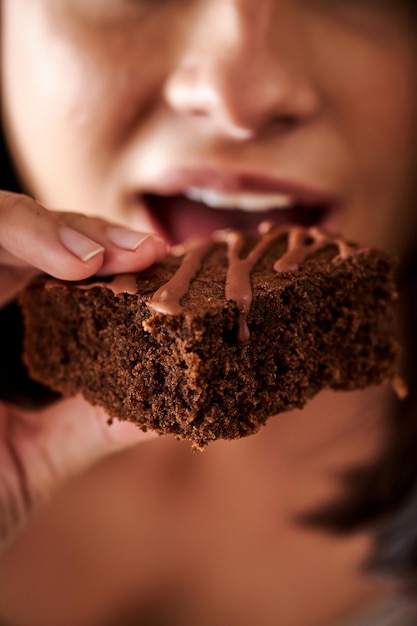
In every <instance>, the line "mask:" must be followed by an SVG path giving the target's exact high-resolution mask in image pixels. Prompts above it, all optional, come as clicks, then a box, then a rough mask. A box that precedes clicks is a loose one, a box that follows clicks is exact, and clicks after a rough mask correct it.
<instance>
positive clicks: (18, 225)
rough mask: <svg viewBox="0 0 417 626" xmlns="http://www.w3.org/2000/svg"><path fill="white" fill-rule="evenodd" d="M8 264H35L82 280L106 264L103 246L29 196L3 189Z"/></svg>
mask: <svg viewBox="0 0 417 626" xmlns="http://www.w3.org/2000/svg"><path fill="white" fill-rule="evenodd" d="M0 247H1V249H2V261H3V264H4V265H9V266H11V267H22V266H24V265H26V266H27V267H35V268H37V269H38V270H40V271H42V272H46V273H48V274H51V275H52V276H54V277H56V278H61V279H63V280H81V279H83V278H87V277H88V276H91V275H92V274H95V273H96V272H97V271H98V270H99V269H100V267H101V266H102V264H103V260H104V249H103V246H102V245H101V244H100V243H99V242H97V241H95V240H94V239H92V238H90V237H88V236H86V235H85V234H84V233H82V232H79V231H77V229H76V228H73V227H70V226H69V225H67V224H66V223H65V222H64V221H63V220H62V219H61V218H60V217H59V215H58V214H56V213H54V212H52V211H47V210H46V209H45V208H44V207H43V206H41V205H40V204H39V203H38V202H36V201H35V200H33V199H32V198H29V197H28V196H25V195H20V194H13V193H9V192H5V191H0Z"/></svg>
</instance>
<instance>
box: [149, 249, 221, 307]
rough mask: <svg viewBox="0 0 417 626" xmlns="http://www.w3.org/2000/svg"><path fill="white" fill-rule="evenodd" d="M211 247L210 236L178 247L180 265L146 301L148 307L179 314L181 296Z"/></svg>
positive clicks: (188, 286) (185, 291)
mask: <svg viewBox="0 0 417 626" xmlns="http://www.w3.org/2000/svg"><path fill="white" fill-rule="evenodd" d="M212 247H213V240H212V239H211V238H206V239H197V240H193V241H191V242H190V243H189V245H188V247H187V248H183V247H182V246H181V247H178V248H177V252H178V253H179V254H180V253H181V252H184V256H183V259H182V262H181V265H180V266H179V268H178V270H177V271H176V272H175V274H174V275H173V277H172V278H171V279H170V280H169V281H168V282H167V283H165V285H162V287H160V288H159V289H158V290H157V291H155V293H154V295H153V297H152V299H151V301H150V302H149V303H148V306H149V308H151V309H153V310H154V311H157V312H158V313H164V314H165V315H179V314H180V313H181V311H182V306H181V298H182V297H183V296H185V294H186V293H187V291H188V289H189V288H190V285H191V283H192V281H193V280H194V278H195V277H196V274H197V272H198V271H199V269H200V268H201V265H202V262H203V259H204V257H205V256H206V254H207V253H208V252H209V251H210V249H211V248H212Z"/></svg>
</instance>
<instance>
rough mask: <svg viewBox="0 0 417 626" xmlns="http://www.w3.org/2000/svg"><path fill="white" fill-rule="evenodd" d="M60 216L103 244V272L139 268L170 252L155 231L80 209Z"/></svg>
mask: <svg viewBox="0 0 417 626" xmlns="http://www.w3.org/2000/svg"><path fill="white" fill-rule="evenodd" d="M60 217H61V219H62V220H63V221H64V222H65V223H66V224H67V225H68V226H71V228H75V229H76V230H77V231H78V232H82V233H84V235H86V236H87V237H89V238H91V239H94V241H97V242H98V243H100V244H101V245H102V246H103V248H104V260H103V265H102V266H101V268H100V270H99V272H98V273H99V274H101V275H104V274H115V273H124V272H139V271H140V270H143V269H145V268H146V267H149V266H150V265H152V264H153V263H155V262H157V261H160V260H161V259H162V258H163V257H164V256H165V255H166V252H167V244H166V242H164V241H163V240H162V239H161V238H159V237H158V236H156V235H154V234H152V233H143V232H139V231H136V230H132V229H130V228H125V227H124V226H119V225H116V224H111V223H109V222H106V221H105V220H102V219H100V218H97V217H87V216H85V215H80V214H78V213H60Z"/></svg>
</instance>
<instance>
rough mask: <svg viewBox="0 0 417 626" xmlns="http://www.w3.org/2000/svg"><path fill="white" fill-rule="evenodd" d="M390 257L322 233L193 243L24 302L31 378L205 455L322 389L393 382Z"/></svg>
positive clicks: (33, 294)
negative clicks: (142, 266)
mask: <svg viewBox="0 0 417 626" xmlns="http://www.w3.org/2000/svg"><path fill="white" fill-rule="evenodd" d="M395 299H396V289H395V284H394V279H393V265H392V262H391V260H390V258H389V257H388V256H387V255H386V254H385V253H383V252H379V251H377V250H372V249H366V248H361V247H359V246H356V245H354V244H351V243H349V242H346V241H345V240H344V239H343V238H341V237H339V236H335V235H331V234H329V233H326V232H325V231H323V230H321V229H318V228H302V227H298V226H285V227H283V226H279V227H278V226H273V225H272V224H266V223H264V224H262V225H261V227H260V232H259V235H258V236H253V237H249V236H245V235H243V234H242V233H239V232H235V231H221V232H219V233H215V234H214V235H213V236H212V237H209V238H205V239H202V240H193V241H190V242H187V243H185V244H184V245H182V246H179V247H177V249H176V250H174V251H173V253H172V254H170V255H168V257H167V258H166V259H165V260H164V261H163V262H161V263H158V264H156V265H154V266H152V267H150V268H148V269H147V270H145V271H142V272H140V273H139V274H136V275H135V274H128V275H126V274H125V275H119V276H115V277H110V278H109V279H108V280H100V281H97V278H95V279H92V280H89V281H83V282H81V283H65V282H62V281H57V280H53V279H51V278H49V277H40V278H38V279H36V280H35V281H34V283H32V284H31V286H30V287H28V288H27V289H26V290H25V291H24V292H23V293H22V294H21V297H20V303H21V306H22V309H23V313H24V318H25V327H26V334H25V349H24V358H25V362H26V364H27V366H28V369H29V372H30V374H31V376H32V377H33V378H34V379H35V380H37V381H39V382H41V383H43V384H46V385H48V386H50V387H51V388H52V389H54V390H55V391H58V392H60V393H62V394H63V395H66V396H71V395H74V394H77V393H82V394H83V395H84V397H85V398H86V399H87V400H89V401H90V402H92V403H93V404H99V405H101V406H103V407H104V408H105V409H106V411H107V412H108V414H109V416H111V417H118V418H120V419H125V420H130V421H133V422H135V423H136V424H138V426H140V427H141V428H142V429H144V430H147V429H153V430H156V431H157V432H159V433H171V434H173V435H175V436H176V437H178V438H181V439H188V440H190V441H191V442H192V444H193V446H194V447H195V448H200V449H202V448H203V447H204V446H206V445H207V444H208V443H209V442H210V441H213V440H216V439H219V438H222V439H234V438H237V437H243V436H246V435H250V434H253V433H255V432H257V431H258V430H259V428H260V427H261V426H262V425H263V424H264V423H265V422H266V420H267V419H268V417H270V416H271V415H275V414H278V413H282V412H284V411H289V410H291V409H293V408H301V407H302V406H304V404H305V403H306V402H307V401H308V400H309V399H310V398H312V397H313V396H314V395H316V394H317V393H318V392H319V391H320V390H322V389H325V388H331V389H344V390H353V389H361V388H364V387H367V386H369V385H377V384H380V383H382V382H383V381H385V380H387V379H394V377H395V375H396V363H397V358H398V351H399V347H398V343H397V340H396V336H395V330H394V315H393V302H394V301H395Z"/></svg>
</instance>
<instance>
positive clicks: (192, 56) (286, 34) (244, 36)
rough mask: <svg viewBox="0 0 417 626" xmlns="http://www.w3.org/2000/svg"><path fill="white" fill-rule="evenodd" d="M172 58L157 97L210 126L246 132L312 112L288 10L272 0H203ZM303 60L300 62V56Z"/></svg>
mask: <svg viewBox="0 0 417 626" xmlns="http://www.w3.org/2000/svg"><path fill="white" fill-rule="evenodd" d="M203 4H204V5H205V7H208V8H206V9H205V10H204V9H203V10H201V11H200V13H199V14H198V16H196V19H195V20H194V25H193V28H192V31H191V33H189V36H188V37H187V38H186V42H185V44H184V45H183V47H182V49H181V52H180V54H179V58H178V59H177V63H176V65H175V66H174V67H173V69H172V71H171V72H170V74H169V76H168V77H167V80H166V83H165V90H164V95H165V100H166V102H167V104H168V105H169V107H171V109H172V110H174V111H176V112H177V113H178V114H180V115H183V116H192V117H202V118H203V119H204V121H205V122H206V124H208V125H209V126H210V127H211V128H212V129H213V130H215V131H216V132H218V133H221V134H224V135H227V136H230V137H233V138H236V139H250V138H252V137H254V136H256V135H258V134H259V133H261V132H262V131H264V130H265V129H266V128H269V127H272V126H273V127H276V126H279V127H283V128H288V127H291V126H294V125H297V124H299V123H301V122H305V121H306V120H307V119H308V118H310V117H311V116H313V115H314V114H316V112H317V110H318V107H319V104H320V103H319V96H318V93H317V91H316V90H315V88H314V84H313V83H312V81H310V80H309V79H308V75H309V72H308V71H306V64H305V63H303V60H304V59H305V57H303V54H302V52H301V53H300V49H301V46H300V38H299V37H297V32H296V30H297V24H296V19H294V16H291V15H289V14H286V15H284V13H283V11H281V12H280V11H279V10H278V9H277V6H278V5H279V4H280V3H277V2H276V0H272V2H271V0H256V1H254V0H208V2H206V3H203ZM307 66H308V63H307Z"/></svg>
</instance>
